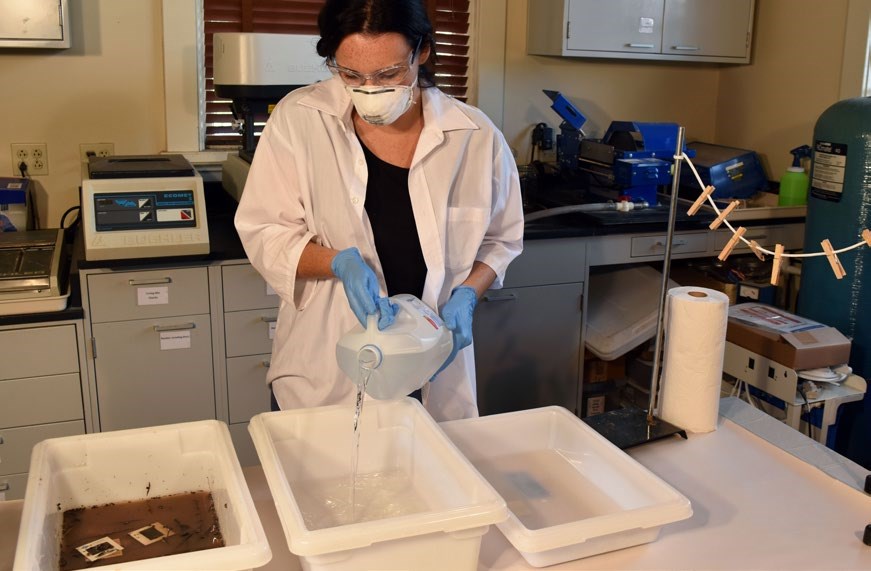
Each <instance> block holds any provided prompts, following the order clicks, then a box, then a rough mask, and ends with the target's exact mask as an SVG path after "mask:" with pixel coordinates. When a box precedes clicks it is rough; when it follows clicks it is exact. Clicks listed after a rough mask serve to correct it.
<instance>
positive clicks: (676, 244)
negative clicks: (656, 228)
mask: <svg viewBox="0 0 871 571" xmlns="http://www.w3.org/2000/svg"><path fill="white" fill-rule="evenodd" d="M665 241H666V235H665V234H659V235H655V236H633V237H632V246H631V248H630V256H631V257H633V258H643V257H648V256H662V255H663V254H665V243H666V242H665ZM707 249H708V233H707V232H694V233H691V234H677V235H675V236H674V237H673V238H672V241H671V251H672V254H690V253H703V252H705V251H706V250H707Z"/></svg>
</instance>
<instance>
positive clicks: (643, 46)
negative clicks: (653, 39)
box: [626, 44, 656, 50]
mask: <svg viewBox="0 0 871 571" xmlns="http://www.w3.org/2000/svg"><path fill="white" fill-rule="evenodd" d="M626 47H627V48H636V49H641V50H652V49H653V48H655V47H656V46H655V45H653V44H626Z"/></svg>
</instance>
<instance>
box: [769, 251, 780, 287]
mask: <svg viewBox="0 0 871 571" xmlns="http://www.w3.org/2000/svg"><path fill="white" fill-rule="evenodd" d="M782 256H783V244H778V245H777V246H775V248H774V263H773V264H772V268H771V285H777V282H779V281H780V264H781V262H782V261H783V257H782Z"/></svg>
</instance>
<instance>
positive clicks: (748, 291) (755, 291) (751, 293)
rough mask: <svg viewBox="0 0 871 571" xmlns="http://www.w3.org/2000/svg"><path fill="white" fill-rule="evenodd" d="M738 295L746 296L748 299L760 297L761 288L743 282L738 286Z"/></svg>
mask: <svg viewBox="0 0 871 571" xmlns="http://www.w3.org/2000/svg"><path fill="white" fill-rule="evenodd" d="M738 297H746V298H747V299H756V300H758V299H759V288H758V287H753V286H748V285H744V284H741V285H740V286H738Z"/></svg>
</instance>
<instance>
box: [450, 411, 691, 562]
mask: <svg viewBox="0 0 871 571" xmlns="http://www.w3.org/2000/svg"><path fill="white" fill-rule="evenodd" d="M441 427H442V429H443V430H444V431H445V433H446V434H447V435H448V437H449V438H451V440H453V441H454V443H455V444H456V445H457V446H458V447H459V448H460V450H462V452H463V453H464V454H465V455H466V457H467V458H468V459H469V460H470V461H471V462H472V464H474V465H475V467H476V468H477V469H478V470H479V471H480V472H481V473H482V474H483V475H484V477H485V478H487V480H488V481H489V482H490V483H491V484H493V487H494V488H496V491H497V492H499V493H500V494H501V495H502V497H503V498H504V499H505V501H506V502H507V503H508V509H509V510H510V511H511V515H510V516H509V518H508V519H507V520H505V521H504V522H502V523H499V524H498V526H499V530H500V531H501V532H502V533H503V534H504V535H505V537H506V538H507V539H508V541H510V542H511V544H512V545H514V547H515V548H516V549H517V550H518V551H520V553H521V555H523V558H524V559H526V561H527V562H528V563H529V564H530V565H533V566H535V567H544V566H546V565H555V564H557V563H563V562H566V561H572V560H575V559H580V558H582V557H589V556H591V555H597V554H599V553H604V552H606V551H613V550H616V549H622V548H624V547H630V546H633V545H639V544H642V543H649V542H651V541H654V540H656V538H657V537H658V535H659V531H660V528H661V527H662V526H663V525H666V524H669V523H672V522H676V521H680V520H683V519H686V518H688V517H690V516H691V515H692V507H691V506H690V502H689V500H688V499H687V498H685V497H684V496H683V495H681V494H680V493H678V492H677V491H676V490H675V489H674V488H672V487H671V486H669V485H668V484H666V483H665V482H663V481H662V480H661V479H659V478H658V477H657V476H655V475H654V474H653V473H651V472H650V471H649V470H647V468H645V467H644V466H642V465H641V464H639V463H638V462H636V461H635V460H634V459H632V458H631V457H629V456H628V455H627V454H626V453H625V452H623V451H622V450H620V449H619V448H617V447H616V446H614V445H613V444H611V443H610V442H608V441H607V440H606V439H605V438H604V437H602V436H601V435H600V434H599V433H597V432H596V431H595V430H593V429H592V428H590V427H589V426H587V425H586V424H584V423H583V422H582V421H581V420H580V419H578V418H577V417H576V416H574V415H573V414H572V413H570V412H569V411H567V410H566V409H564V408H562V407H556V406H552V407H545V408H537V409H531V410H524V411H519V412H510V413H504V414H497V415H492V416H485V417H481V418H471V419H465V420H455V421H450V422H443V423H441Z"/></svg>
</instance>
